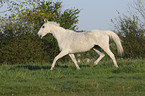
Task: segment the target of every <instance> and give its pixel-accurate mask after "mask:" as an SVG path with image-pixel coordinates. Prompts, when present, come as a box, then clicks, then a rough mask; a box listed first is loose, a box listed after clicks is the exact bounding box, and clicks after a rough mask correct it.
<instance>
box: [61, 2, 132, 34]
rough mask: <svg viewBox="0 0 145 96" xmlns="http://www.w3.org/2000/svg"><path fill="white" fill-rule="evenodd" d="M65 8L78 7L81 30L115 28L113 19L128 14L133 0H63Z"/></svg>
mask: <svg viewBox="0 0 145 96" xmlns="http://www.w3.org/2000/svg"><path fill="white" fill-rule="evenodd" d="M62 2H63V3H62V4H63V8H64V9H66V8H78V9H81V12H80V13H79V23H78V27H79V30H86V31H89V30H93V29H99V30H113V28H114V27H113V24H112V22H111V19H114V18H116V17H118V16H119V15H118V13H117V11H119V12H120V13H121V14H128V10H129V6H130V5H131V4H133V0H62Z"/></svg>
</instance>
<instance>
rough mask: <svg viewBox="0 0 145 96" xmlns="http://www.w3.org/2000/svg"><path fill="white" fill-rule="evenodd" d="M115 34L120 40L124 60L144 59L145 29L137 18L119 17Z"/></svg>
mask: <svg viewBox="0 0 145 96" xmlns="http://www.w3.org/2000/svg"><path fill="white" fill-rule="evenodd" d="M115 26H117V27H116V32H117V33H118V35H119V37H120V38H121V40H122V45H123V48H124V57H125V58H145V29H144V27H143V26H144V25H143V24H142V23H141V22H140V20H139V19H138V17H137V16H132V17H127V16H124V17H123V18H121V17H119V21H118V25H115Z"/></svg>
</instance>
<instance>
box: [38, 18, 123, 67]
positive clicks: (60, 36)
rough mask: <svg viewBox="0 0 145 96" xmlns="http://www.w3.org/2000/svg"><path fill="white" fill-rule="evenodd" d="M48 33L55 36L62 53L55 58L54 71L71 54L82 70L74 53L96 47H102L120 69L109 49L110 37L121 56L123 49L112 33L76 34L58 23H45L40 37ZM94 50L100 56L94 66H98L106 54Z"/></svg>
mask: <svg viewBox="0 0 145 96" xmlns="http://www.w3.org/2000/svg"><path fill="white" fill-rule="evenodd" d="M47 33H52V34H53V36H54V37H55V38H56V40H57V42H58V45H59V48H60V51H61V52H60V53H59V54H58V55H57V56H56V57H55V59H54V61H53V64H52V66H51V70H53V68H54V66H55V63H56V61H57V60H58V59H59V58H61V57H63V56H65V55H67V54H69V56H70V57H71V59H72V60H73V62H74V63H75V65H76V67H77V69H80V67H79V66H78V64H77V61H76V59H75V56H74V54H73V53H77V52H85V51H88V50H90V49H91V48H93V47H94V46H95V45H98V46H100V47H101V48H102V49H103V50H104V51H105V52H106V53H107V54H108V55H109V56H110V57H111V59H112V60H113V62H114V65H115V66H116V67H118V65H117V62H116V60H115V57H114V54H113V53H112V52H111V50H110V48H109V37H110V38H112V39H113V40H114V42H115V43H116V45H117V49H118V53H119V54H122V53H123V48H122V45H121V42H120V39H119V37H118V36H117V35H116V34H115V33H114V32H112V31H100V30H91V31H89V32H74V31H72V30H68V29H64V28H62V27H60V26H59V24H57V23H56V22H50V21H45V23H44V24H43V25H42V27H41V28H40V30H39V32H38V35H39V36H40V37H41V38H42V37H43V36H45V35H46V34H47ZM93 49H94V50H95V51H96V52H97V53H98V54H99V55H100V57H99V58H98V59H97V60H96V61H95V64H94V66H96V65H97V64H98V62H99V61H100V60H101V59H102V58H103V57H104V56H105V54H103V53H102V52H100V51H99V50H97V49H95V48H93Z"/></svg>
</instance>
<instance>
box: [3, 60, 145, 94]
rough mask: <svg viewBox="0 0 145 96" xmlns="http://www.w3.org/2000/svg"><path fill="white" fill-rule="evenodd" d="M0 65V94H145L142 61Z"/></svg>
mask: <svg viewBox="0 0 145 96" xmlns="http://www.w3.org/2000/svg"><path fill="white" fill-rule="evenodd" d="M117 61H118V65H119V68H118V69H116V68H115V67H114V65H113V63H112V61H101V62H100V63H99V64H98V65H97V66H96V67H93V62H92V63H79V65H80V67H81V70H77V69H76V68H75V65H74V64H73V63H72V62H70V63H65V64H64V63H59V62H58V63H57V64H58V65H56V66H55V68H54V70H53V71H49V68H50V66H51V64H47V63H45V64H40V63H39V64H32V63H28V64H27V65H23V64H21V65H1V66H0V96H145V60H117Z"/></svg>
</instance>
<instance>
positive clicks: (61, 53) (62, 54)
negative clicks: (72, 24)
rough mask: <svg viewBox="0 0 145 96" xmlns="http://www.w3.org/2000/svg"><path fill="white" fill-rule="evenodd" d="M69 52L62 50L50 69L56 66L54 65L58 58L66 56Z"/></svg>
mask: <svg viewBox="0 0 145 96" xmlns="http://www.w3.org/2000/svg"><path fill="white" fill-rule="evenodd" d="M67 54H68V52H67V51H65V50H63V51H61V52H60V53H59V54H58V55H57V56H56V57H55V58H54V60H53V63H52V65H51V68H50V70H53V68H54V66H55V63H56V61H57V60H58V59H60V58H62V57H63V56H65V55H67Z"/></svg>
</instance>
